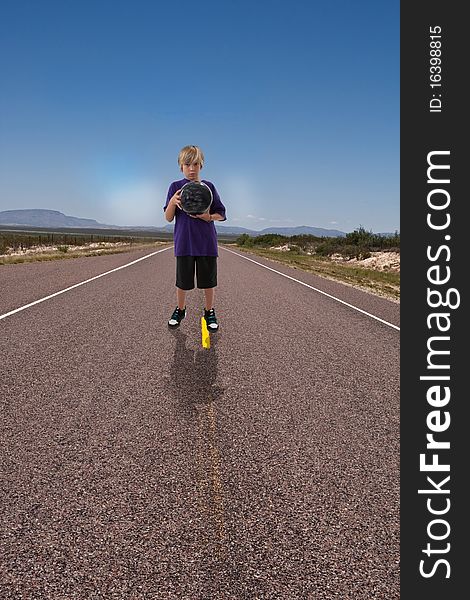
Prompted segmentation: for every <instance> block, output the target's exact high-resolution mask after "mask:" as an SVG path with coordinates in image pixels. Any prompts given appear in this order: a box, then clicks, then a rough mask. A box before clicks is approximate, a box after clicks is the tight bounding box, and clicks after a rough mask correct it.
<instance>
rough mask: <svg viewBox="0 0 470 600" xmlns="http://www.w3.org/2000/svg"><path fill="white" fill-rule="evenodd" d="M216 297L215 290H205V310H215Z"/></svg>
mask: <svg viewBox="0 0 470 600" xmlns="http://www.w3.org/2000/svg"><path fill="white" fill-rule="evenodd" d="M214 297H215V288H206V289H205V290H204V298H205V304H204V308H205V310H210V309H211V308H214Z"/></svg>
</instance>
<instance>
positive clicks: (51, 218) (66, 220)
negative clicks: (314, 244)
mask: <svg viewBox="0 0 470 600" xmlns="http://www.w3.org/2000/svg"><path fill="white" fill-rule="evenodd" d="M0 225H10V226H12V225H13V226H15V225H17V226H21V227H25V226H29V227H46V228H54V227H57V228H61V227H65V228H66V227H70V228H72V227H73V228H77V229H115V230H122V231H153V232H159V231H162V232H172V231H173V229H174V224H173V223H171V224H169V225H166V226H164V227H155V226H151V225H149V226H127V227H126V226H122V225H121V226H118V225H107V224H105V223H99V222H98V221H95V219H82V218H80V217H72V216H69V215H65V214H64V213H61V212H59V211H58V210H48V209H44V208H36V209H21V210H4V211H0ZM216 227H217V231H218V232H220V234H221V235H227V236H232V235H233V236H239V235H242V234H243V233H246V234H248V235H250V236H252V237H256V236H259V235H265V234H268V233H273V234H279V235H285V236H287V237H289V236H293V235H314V236H316V237H344V236H346V233H344V231H339V230H338V229H323V228H321V227H309V226H306V225H301V226H299V227H267V228H265V229H262V230H261V231H259V230H255V229H247V228H246V227H234V226H230V225H223V224H219V223H217V224H216ZM377 235H383V236H385V237H388V236H392V235H394V234H393V233H379V234H377Z"/></svg>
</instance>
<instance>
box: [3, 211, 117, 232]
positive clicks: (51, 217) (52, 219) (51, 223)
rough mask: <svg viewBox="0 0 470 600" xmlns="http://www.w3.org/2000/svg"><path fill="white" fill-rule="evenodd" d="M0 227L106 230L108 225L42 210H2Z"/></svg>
mask: <svg viewBox="0 0 470 600" xmlns="http://www.w3.org/2000/svg"><path fill="white" fill-rule="evenodd" d="M0 225H29V226H31V227H80V228H90V227H92V228H95V229H97V228H98V229H107V228H109V227H111V226H110V225H104V224H103V223H98V221H95V220H94V219H81V218H79V217H69V216H68V215H64V214H63V213H61V212H59V211H58V210H47V209H44V208H35V209H24V210H3V211H1V212H0Z"/></svg>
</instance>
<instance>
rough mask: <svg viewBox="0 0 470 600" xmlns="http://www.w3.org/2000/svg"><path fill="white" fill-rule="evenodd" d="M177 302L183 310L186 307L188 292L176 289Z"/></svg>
mask: <svg viewBox="0 0 470 600" xmlns="http://www.w3.org/2000/svg"><path fill="white" fill-rule="evenodd" d="M176 302H177V304H178V308H180V309H181V310H183V308H184V307H185V306H186V290H182V289H180V288H179V287H177V288H176Z"/></svg>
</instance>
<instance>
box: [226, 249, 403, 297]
mask: <svg viewBox="0 0 470 600" xmlns="http://www.w3.org/2000/svg"><path fill="white" fill-rule="evenodd" d="M232 247H233V248H234V249H236V250H237V251H239V252H247V253H250V254H256V255H257V256H262V257H263V258H267V259H269V260H272V261H274V262H277V263H281V264H286V265H289V266H291V267H294V269H301V270H303V271H308V272H309V273H314V274H315V275H319V276H320V277H325V278H327V279H333V280H335V281H340V282H341V283H344V284H347V285H351V286H353V287H358V288H360V289H362V290H365V291H367V292H370V293H373V294H376V295H378V296H382V297H384V298H388V299H389V300H393V301H395V302H399V300H400V272H399V271H392V270H379V269H374V268H369V267H366V266H361V265H360V261H357V262H354V263H351V264H348V262H341V263H339V262H337V261H334V260H331V259H329V258H323V257H319V256H313V255H312V256H311V255H308V254H299V253H297V252H293V251H290V252H283V251H280V250H274V249H271V248H269V249H268V248H256V247H251V248H243V247H242V246H237V245H236V244H233V245H232Z"/></svg>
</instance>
